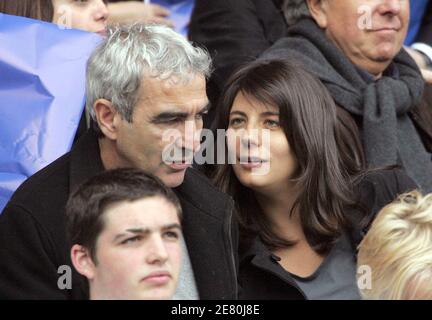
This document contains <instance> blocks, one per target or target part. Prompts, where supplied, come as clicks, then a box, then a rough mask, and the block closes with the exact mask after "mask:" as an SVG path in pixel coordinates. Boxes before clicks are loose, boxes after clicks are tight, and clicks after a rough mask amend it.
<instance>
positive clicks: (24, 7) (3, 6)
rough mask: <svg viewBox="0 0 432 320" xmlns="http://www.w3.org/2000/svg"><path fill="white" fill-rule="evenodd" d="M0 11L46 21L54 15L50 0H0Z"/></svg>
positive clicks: (49, 20)
mask: <svg viewBox="0 0 432 320" xmlns="http://www.w3.org/2000/svg"><path fill="white" fill-rule="evenodd" d="M0 12H1V13H6V14H11V15H14V16H21V17H26V18H31V19H37V20H42V21H47V22H51V21H52V19H53V16H54V8H53V5H52V0H14V1H11V0H0Z"/></svg>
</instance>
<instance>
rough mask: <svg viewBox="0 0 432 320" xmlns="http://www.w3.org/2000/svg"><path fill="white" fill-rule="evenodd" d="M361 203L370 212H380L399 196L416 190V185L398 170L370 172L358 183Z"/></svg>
mask: <svg viewBox="0 0 432 320" xmlns="http://www.w3.org/2000/svg"><path fill="white" fill-rule="evenodd" d="M357 183H358V187H359V194H360V198H361V202H362V203H364V204H366V205H367V206H368V207H372V211H377V210H380V209H381V208H382V207H384V206H385V205H387V204H388V203H390V202H392V201H393V200H395V199H396V198H397V197H398V196H399V195H400V194H402V193H405V192H409V191H412V190H414V189H416V188H417V185H416V183H415V182H414V181H413V180H412V179H411V178H410V177H409V176H408V175H407V174H406V172H405V171H404V170H403V169H400V168H388V169H379V170H370V171H368V172H366V173H365V174H364V175H362V176H361V177H360V178H359V179H358V181H357Z"/></svg>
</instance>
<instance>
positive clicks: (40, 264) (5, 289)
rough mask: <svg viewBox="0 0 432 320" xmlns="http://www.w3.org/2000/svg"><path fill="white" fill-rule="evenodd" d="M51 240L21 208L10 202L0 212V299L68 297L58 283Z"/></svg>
mask: <svg viewBox="0 0 432 320" xmlns="http://www.w3.org/2000/svg"><path fill="white" fill-rule="evenodd" d="M52 246H53V244H52V243H51V240H50V238H49V237H48V235H47V232H45V230H44V229H43V228H42V227H41V226H40V225H39V224H38V223H37V221H36V220H35V219H34V218H33V217H32V216H31V215H30V214H29V213H28V212H27V211H26V210H25V209H23V208H21V207H19V206H14V205H12V204H9V205H8V206H7V207H6V208H5V210H4V211H3V213H2V214H1V215H0V299H59V300H60V299H67V298H68V293H67V290H66V291H64V290H60V289H59V288H58V286H57V281H58V277H59V276H60V275H58V274H57V266H56V265H55V262H54V261H53V260H54V259H55V258H54V257H53V256H54V250H53V247H52Z"/></svg>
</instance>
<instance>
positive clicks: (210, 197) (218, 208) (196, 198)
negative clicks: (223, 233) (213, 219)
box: [175, 168, 232, 217]
mask: <svg viewBox="0 0 432 320" xmlns="http://www.w3.org/2000/svg"><path fill="white" fill-rule="evenodd" d="M175 191H176V193H177V195H178V196H179V198H180V199H181V200H183V201H188V202H189V203H190V204H192V205H193V206H195V207H196V208H198V209H200V210H202V211H204V212H206V213H208V214H211V215H217V216H218V217H220V216H221V214H223V213H224V212H225V210H226V208H227V206H230V205H231V204H232V199H231V197H230V196H229V195H227V194H226V193H223V192H222V191H220V190H219V189H217V188H216V187H215V186H214V185H213V184H212V182H211V181H210V180H209V179H208V178H207V177H206V176H205V175H204V174H203V173H201V172H200V171H198V170H197V169H194V168H189V169H188V170H187V171H186V175H185V179H184V181H183V183H182V184H181V186H179V187H177V188H176V189H175Z"/></svg>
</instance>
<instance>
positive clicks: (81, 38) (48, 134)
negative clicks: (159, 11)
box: [0, 14, 101, 212]
mask: <svg viewBox="0 0 432 320" xmlns="http://www.w3.org/2000/svg"><path fill="white" fill-rule="evenodd" d="M100 39H101V38H100V37H99V36H98V35H96V34H92V33H88V32H83V31H78V30H61V29H60V28H58V27H57V26H56V25H54V24H51V23H45V22H41V21H37V20H32V19H27V18H22V17H15V16H9V15H4V14H0V212H1V210H2V209H3V207H4V205H5V204H6V202H7V201H8V199H9V198H10V196H11V195H12V193H13V192H14V191H15V189H16V188H17V187H18V186H19V185H20V184H21V183H22V182H23V181H24V180H25V179H26V178H27V177H29V176H30V175H32V174H33V173H35V172H36V171H38V170H40V169H41V168H43V167H45V166H46V165H47V164H49V163H51V162H52V161H54V160H55V159H57V158H58V157H60V156H61V155H63V154H64V153H66V152H67V151H68V150H69V149H70V147H71V145H72V141H73V138H74V136H75V132H76V129H77V127H78V123H79V120H80V117H81V113H82V111H83V107H84V101H85V94H84V92H85V81H84V79H85V65H86V62H87V59H88V57H89V55H90V53H91V51H92V50H93V49H94V47H95V46H96V45H97V44H98V43H99V41H100Z"/></svg>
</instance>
